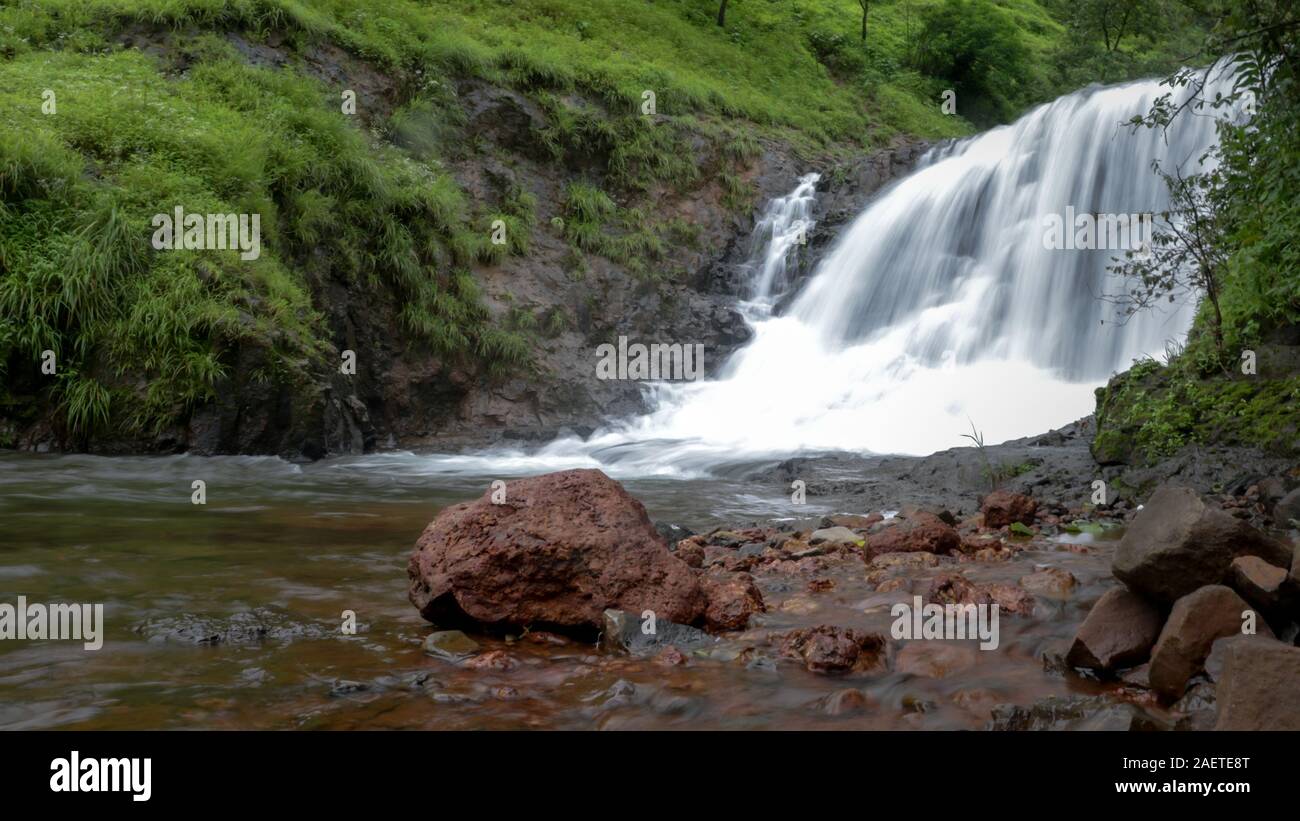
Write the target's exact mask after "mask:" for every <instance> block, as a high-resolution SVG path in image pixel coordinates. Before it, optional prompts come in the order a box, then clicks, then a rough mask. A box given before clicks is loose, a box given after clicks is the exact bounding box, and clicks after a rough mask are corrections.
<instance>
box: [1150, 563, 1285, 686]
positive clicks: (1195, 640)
mask: <svg viewBox="0 0 1300 821" xmlns="http://www.w3.org/2000/svg"><path fill="white" fill-rule="evenodd" d="M1250 609H1251V608H1250V605H1249V604H1247V603H1246V602H1245V600H1243V599H1242V598H1241V596H1238V595H1237V594H1236V593H1234V592H1233V591H1232V589H1231V588H1228V587H1224V586H1223V585H1218V584H1214V585H1208V586H1206V587H1202V588H1201V589H1200V590H1197V591H1195V592H1194V593H1189V594H1188V595H1186V596H1184V597H1182V598H1181V599H1179V600H1178V601H1177V602H1175V603H1174V609H1173V610H1172V611H1170V613H1169V619H1168V620H1167V621H1166V622H1165V626H1164V629H1163V630H1161V631H1160V638H1159V639H1158V640H1157V641H1156V645H1155V648H1154V649H1153V650H1152V651H1151V689H1153V690H1155V691H1156V692H1158V693H1160V694H1161V695H1163V696H1165V697H1166V698H1170V699H1176V698H1178V697H1179V696H1181V695H1182V694H1183V690H1185V689H1186V688H1187V682H1188V680H1190V679H1191V677H1192V676H1194V675H1196V674H1197V673H1199V672H1200V671H1201V670H1202V669H1203V667H1204V664H1205V659H1206V657H1207V656H1208V655H1209V654H1210V649H1211V647H1212V646H1213V645H1214V641H1215V639H1219V638H1223V637H1224V636H1231V635H1235V634H1240V633H1241V626H1242V613H1243V612H1244V611H1246V610H1250ZM1256 627H1257V629H1258V630H1259V632H1261V633H1265V634H1267V635H1270V636H1271V635H1272V631H1270V630H1269V629H1268V625H1267V624H1265V623H1264V622H1263V621H1262V620H1260V621H1258V622H1257V625H1256Z"/></svg>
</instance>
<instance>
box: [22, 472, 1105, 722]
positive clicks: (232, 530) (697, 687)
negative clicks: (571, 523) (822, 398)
mask: <svg viewBox="0 0 1300 821" xmlns="http://www.w3.org/2000/svg"><path fill="white" fill-rule="evenodd" d="M428 464H429V463H428V461H427V460H424V459H421V458H419V457H415V456H410V455H396V454H395V455H391V456H377V457H366V458H353V459H338V460H326V461H322V462H317V463H313V464H310V465H295V464H290V463H287V462H284V461H281V460H279V459H274V458H260V457H258V458H252V457H219V458H211V459H204V458H198V457H189V456H177V457H160V458H144V457H141V458H101V457H90V456H40V455H20V454H7V455H3V456H0V521H3V522H4V523H5V527H4V531H3V547H0V550H3V562H2V563H0V602H8V603H14V602H15V601H16V599H17V597H18V596H20V595H21V596H25V597H26V598H27V600H28V601H29V602H55V601H57V602H82V603H102V604H103V605H104V607H105V621H106V628H105V631H104V632H105V641H104V645H103V647H102V648H101V649H100V650H98V651H86V650H84V649H83V648H82V646H81V643H80V642H74V641H43V642H42V641H27V642H22V641H4V642H0V727H2V728H9V729H14V728H33V729H34V728H95V729H110V728H111V729H127V728H298V727H301V728H514V727H539V728H540V727H547V728H593V727H602V728H603V727H689V728H700V727H728V728H741V727H782V728H789V727H822V726H845V727H849V726H852V727H877V728H907V727H933V728H972V729H973V728H979V727H982V726H984V724H985V723H986V722H987V721H988V720H989V718H990V714H991V709H992V708H993V707H994V706H995V705H996V704H1000V703H1017V704H1029V703H1032V702H1034V701H1036V700H1038V699H1041V698H1044V697H1047V696H1053V695H1066V694H1068V693H1071V692H1075V691H1078V690H1080V688H1082V689H1083V690H1084V691H1085V692H1091V691H1092V690H1093V689H1097V688H1096V686H1094V685H1087V684H1081V683H1079V682H1077V681H1075V682H1069V681H1067V680H1066V679H1063V678H1061V677H1059V676H1049V675H1046V674H1044V672H1043V664H1042V661H1041V659H1040V658H1039V656H1041V654H1042V653H1043V652H1044V651H1045V650H1048V649H1050V648H1053V647H1059V646H1060V645H1061V643H1062V642H1065V641H1067V640H1068V639H1069V637H1070V636H1071V635H1072V634H1073V631H1074V630H1075V628H1076V627H1077V625H1078V623H1079V622H1080V621H1081V620H1082V618H1083V617H1084V615H1086V612H1087V607H1088V606H1089V605H1090V604H1091V602H1092V601H1093V600H1095V598H1096V597H1097V596H1099V595H1100V593H1101V592H1102V590H1103V589H1104V587H1105V586H1106V585H1107V584H1109V583H1111V582H1109V581H1108V576H1109V546H1108V543H1105V542H1101V543H1097V544H1094V545H1092V546H1091V547H1089V548H1085V549H1087V550H1088V551H1089V552H1086V553H1077V552H1073V551H1072V550H1067V549H1064V548H1065V547H1066V546H1065V545H1059V544H1043V545H1041V548H1042V549H1035V550H1030V551H1027V552H1025V553H1022V554H1020V555H1019V556H1018V557H1017V558H1016V559H1015V560H1013V561H1010V562H1002V563H993V564H988V565H977V564H972V565H969V566H967V567H965V568H964V572H966V573H967V575H968V576H970V577H971V578H972V579H974V580H978V581H1015V580H1016V579H1017V578H1019V577H1020V576H1022V575H1024V574H1026V573H1031V572H1033V571H1034V570H1036V569H1039V568H1041V567H1044V566H1054V567H1061V568H1063V569H1066V570H1068V571H1069V572H1071V573H1072V574H1073V575H1074V576H1075V577H1076V578H1077V579H1078V580H1079V586H1078V588H1077V589H1076V590H1075V591H1074V592H1073V594H1072V595H1070V596H1069V597H1068V598H1066V599H1064V600H1060V601H1052V600H1046V599H1045V600H1042V602H1040V609H1039V611H1038V612H1036V614H1035V617H1034V618H1032V619H1010V618H1004V619H1003V620H1002V638H1001V647H1000V649H999V650H998V651H996V652H989V653H983V652H980V653H974V652H973V651H969V648H959V651H960V652H958V656H957V658H958V662H957V665H958V667H959V668H960V670H959V671H954V672H953V674H952V675H946V676H942V677H933V676H917V675H909V674H903V673H890V674H886V675H883V676H881V675H865V674H864V675H850V676H844V677H827V676H819V675H814V674H812V673H809V672H807V671H805V670H804V669H803V668H802V667H801V666H799V665H797V664H791V663H789V662H784V661H780V662H778V661H777V660H776V658H775V656H774V655H773V653H772V651H771V650H770V649H768V648H767V646H766V644H765V643H764V638H765V636H766V635H767V634H769V633H775V634H779V633H781V632H783V631H785V630H788V629H791V628H795V627H802V626H810V625H814V624H836V625H841V626H857V627H862V628H864V629H872V630H877V631H887V630H888V628H889V622H890V619H889V617H888V605H889V604H890V603H891V602H894V601H901V600H906V599H907V598H908V597H907V596H906V595H905V594H903V593H901V592H900V593H894V594H885V595H882V594H877V593H876V592H875V590H874V585H872V584H870V583H868V582H867V581H866V580H865V578H864V575H865V574H864V568H863V566H862V563H861V561H860V560H859V559H854V560H852V561H845V562H841V563H831V564H829V565H828V566H827V567H826V568H824V569H823V570H821V571H819V572H817V573H814V574H812V576H809V577H805V576H803V575H796V576H783V575H764V574H757V580H758V584H759V586H760V588H761V589H762V590H763V593H764V596H765V599H766V601H767V605H768V611H769V612H768V613H766V614H763V615H761V616H758V617H756V619H755V621H754V622H753V624H752V629H751V630H750V631H749V632H748V633H746V634H743V635H742V636H739V637H733V638H735V641H732V642H728V643H724V647H723V648H722V649H721V650H718V651H711V654H710V655H708V656H691V657H689V660H688V662H687V664H686V665H684V666H673V667H665V666H664V665H662V664H659V663H656V662H655V661H654V660H653V659H636V658H631V657H628V656H625V655H621V654H618V653H614V652H607V651H604V650H601V649H599V648H597V647H595V646H593V645H586V644H580V643H577V642H572V641H571V642H569V643H567V644H565V645H560V646H551V645H537V644H531V643H528V642H519V641H515V642H507V641H506V639H505V638H504V637H503V638H500V639H493V638H488V637H481V636H479V637H476V639H477V640H478V641H479V642H480V644H481V645H482V648H481V649H482V650H483V651H485V652H486V651H490V650H493V649H500V650H503V651H505V654H506V657H507V658H508V662H506V664H507V665H510V666H511V669H488V670H474V669H467V668H465V667H461V666H457V665H454V664H451V663H448V662H444V661H440V660H437V659H434V658H432V657H429V656H426V655H425V654H424V653H423V651H422V648H421V643H422V641H423V639H424V637H425V636H426V635H427V634H428V633H429V632H430V631H431V630H432V629H433V628H432V627H431V626H430V625H428V624H427V623H425V622H424V621H423V620H422V619H421V618H420V617H419V616H418V615H417V613H416V611H415V609H414V608H413V607H411V605H410V604H409V603H407V601H406V573H405V565H406V559H407V556H408V555H409V553H410V550H411V548H412V546H413V544H414V542H415V539H416V538H417V537H418V535H419V533H420V532H421V530H422V529H423V528H424V526H425V525H426V524H427V523H428V522H429V520H431V519H432V518H433V517H434V515H435V514H436V513H437V511H438V510H439V509H440V508H441V507H442V506H443V505H446V504H448V503H450V502H453V501H459V500H463V499H466V498H471V497H474V496H477V495H480V494H481V493H483V492H484V491H485V490H486V489H487V487H488V485H489V484H490V481H491V479H490V478H489V477H486V476H482V477H473V476H467V475H463V474H460V475H449V474H446V473H434V472H430V471H429V470H428V468H427V465H428ZM196 479H201V480H203V481H204V482H205V483H206V494H207V495H206V504H203V505H196V504H193V503H192V493H193V491H192V490H191V487H192V482H193V481H194V480H196ZM627 485H628V487H629V489H630V490H631V492H632V493H633V494H635V495H636V496H637V497H638V498H640V499H642V500H643V501H644V503H645V504H646V506H647V508H648V510H649V512H650V514H651V516H652V518H654V519H656V520H657V521H670V522H674V523H680V524H683V525H686V526H689V527H691V528H693V529H697V530H703V529H705V528H709V527H713V526H718V525H721V524H731V525H735V524H739V523H744V524H748V523H750V522H758V523H760V524H770V523H772V522H774V521H775V520H782V519H787V518H789V517H791V516H792V515H793V514H794V513H795V512H796V510H795V509H794V508H793V507H792V506H791V504H790V500H789V499H788V498H787V497H784V496H774V495H771V494H770V493H764V492H763V491H762V490H756V486H755V485H754V484H753V483H752V482H747V481H745V480H741V479H736V480H728V479H725V478H722V479H707V480H706V479H696V480H670V479H655V480H630V481H628V482H627ZM839 507H841V505H840V503H835V502H822V503H820V504H819V503H817V502H816V501H814V500H812V499H810V500H809V504H808V505H806V506H804V507H802V508H800V509H798V511H797V512H798V513H799V514H800V515H803V516H814V517H816V516H818V515H820V514H822V513H833V512H853V513H864V512H866V511H857V510H840V509H837V508H839ZM812 577H816V578H821V579H829V580H832V581H833V583H834V585H835V587H834V589H833V590H831V591H829V592H825V593H819V594H816V595H813V594H810V593H809V592H808V590H807V586H806V585H807V582H808V580H809V578H812ZM345 610H351V611H353V612H354V613H355V614H356V620H357V623H358V629H357V632H356V634H355V635H349V634H346V633H345V632H344V631H343V630H342V629H341V627H342V623H343V612H344V611H345ZM216 637H220V640H219V641H218V640H216ZM923 644H930V643H928V642H924V643H923ZM952 664H954V662H953V660H952V659H944V658H941V659H940V666H941V667H943V666H945V665H948V666H951V665H952ZM846 689H856V690H858V691H859V692H861V693H864V694H866V696H867V698H868V699H869V704H870V705H871V706H870V709H868V710H865V711H859V712H855V713H852V714H848V715H845V714H840V715H836V714H834V710H833V709H832V708H831V707H828V706H827V703H826V702H827V700H828V699H833V698H835V696H834V694H835V693H837V692H839V691H844V690H846Z"/></svg>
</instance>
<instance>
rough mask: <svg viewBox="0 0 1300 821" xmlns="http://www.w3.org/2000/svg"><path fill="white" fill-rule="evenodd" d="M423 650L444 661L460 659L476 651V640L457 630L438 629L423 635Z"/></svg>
mask: <svg viewBox="0 0 1300 821" xmlns="http://www.w3.org/2000/svg"><path fill="white" fill-rule="evenodd" d="M424 652H425V653H426V654H427V655H430V656H433V657H434V658H440V659H443V660H445V661H461V660H463V659H466V658H469V657H470V656H472V655H474V654H475V653H477V652H478V642H476V641H474V640H473V639H472V638H470V637H469V636H467V635H465V634H464V633H462V632H461V631H459V630H439V631H438V632H436V633H430V634H429V635H428V636H426V637H425V639H424Z"/></svg>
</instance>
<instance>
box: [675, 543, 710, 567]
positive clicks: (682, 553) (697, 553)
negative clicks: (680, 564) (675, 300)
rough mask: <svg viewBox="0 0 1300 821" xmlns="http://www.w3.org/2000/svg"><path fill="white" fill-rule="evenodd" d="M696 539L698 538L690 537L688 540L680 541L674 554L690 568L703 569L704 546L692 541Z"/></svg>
mask: <svg viewBox="0 0 1300 821" xmlns="http://www.w3.org/2000/svg"><path fill="white" fill-rule="evenodd" d="M696 538H698V537H695V536H692V537H691V538H690V539H682V540H681V541H680V542H678V543H677V550H676V551H674V554H675V555H676V556H677V558H679V559H681V560H682V561H684V562H686V563H687V564H688V565H690V566H691V567H697V568H698V567H704V545H702V544H700V543H699V542H697V541H692V540H693V539H696Z"/></svg>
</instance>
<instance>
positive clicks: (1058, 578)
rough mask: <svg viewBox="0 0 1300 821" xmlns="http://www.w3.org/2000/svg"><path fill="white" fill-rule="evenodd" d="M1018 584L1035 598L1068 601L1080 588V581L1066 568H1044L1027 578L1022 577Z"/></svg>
mask: <svg viewBox="0 0 1300 821" xmlns="http://www.w3.org/2000/svg"><path fill="white" fill-rule="evenodd" d="M1018 584H1019V585H1020V586H1021V587H1023V588H1024V589H1025V590H1027V591H1029V592H1030V593H1033V594H1034V595H1035V596H1042V597H1044V598H1048V599H1068V598H1069V597H1070V595H1071V594H1072V593H1073V592H1074V589H1075V588H1076V587H1078V586H1079V580H1078V579H1076V578H1075V577H1074V574H1073V573H1071V572H1070V571H1068V570H1066V569H1064V568H1061V567H1044V568H1040V569H1038V570H1035V571H1034V572H1033V573H1030V574H1029V575H1027V576H1021V577H1020V580H1019V582H1018Z"/></svg>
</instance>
